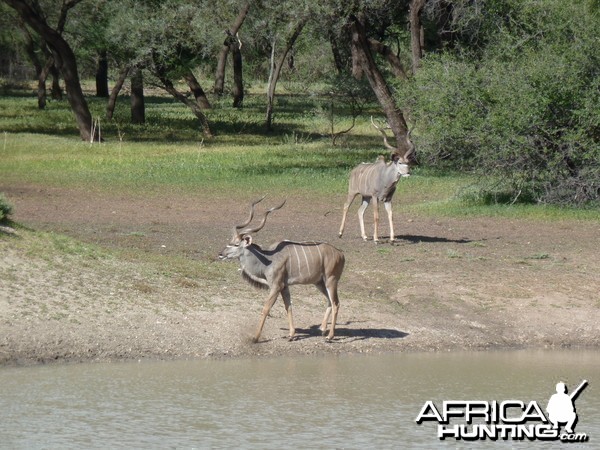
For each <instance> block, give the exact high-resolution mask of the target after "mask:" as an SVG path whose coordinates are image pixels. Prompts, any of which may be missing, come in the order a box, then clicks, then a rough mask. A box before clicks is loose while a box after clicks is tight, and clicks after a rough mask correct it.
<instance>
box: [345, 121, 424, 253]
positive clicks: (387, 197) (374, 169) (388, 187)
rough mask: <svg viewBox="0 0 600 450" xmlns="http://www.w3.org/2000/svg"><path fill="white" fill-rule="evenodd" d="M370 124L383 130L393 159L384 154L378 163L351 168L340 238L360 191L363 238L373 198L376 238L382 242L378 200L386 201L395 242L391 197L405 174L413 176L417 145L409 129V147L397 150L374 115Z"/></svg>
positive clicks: (391, 235) (359, 212)
mask: <svg viewBox="0 0 600 450" xmlns="http://www.w3.org/2000/svg"><path fill="white" fill-rule="evenodd" d="M371 123H372V124H373V126H374V127H375V128H376V129H377V130H379V131H380V132H381V134H383V142H384V144H385V146H386V147H387V148H388V149H390V150H392V161H391V162H388V163H386V162H385V159H384V158H383V157H379V158H378V160H377V161H376V162H375V163H362V164H359V165H358V166H356V167H355V168H354V169H352V172H351V173H350V183H349V186H348V198H347V199H346V203H344V213H343V215H342V225H341V226H340V233H339V237H342V235H343V234H344V226H345V225H346V215H347V214H348V208H350V205H351V204H352V201H353V200H354V198H355V197H356V196H357V195H359V194H360V195H361V196H362V204H361V206H360V207H359V208H358V221H359V223H360V234H361V236H362V238H363V239H364V240H367V234H366V233H365V221H364V215H365V210H366V209H367V207H368V206H369V203H370V202H371V200H373V222H374V223H373V227H374V230H373V240H374V241H375V242H378V241H379V238H378V236H377V228H378V225H379V201H383V204H384V206H385V210H386V211H387V215H388V221H389V223H390V242H393V241H394V239H395V235H394V222H393V218H392V197H393V195H394V192H395V191H396V185H397V183H398V180H400V178H402V177H408V176H410V168H409V162H410V157H411V155H412V154H413V153H414V150H415V147H414V145H413V143H412V142H411V140H410V131H409V132H408V133H407V135H406V147H407V148H408V150H407V151H406V152H405V153H404V154H402V155H401V154H399V153H398V149H396V148H395V147H393V146H392V145H391V144H389V143H388V141H387V135H386V134H385V131H384V130H383V129H381V128H380V127H378V126H377V125H375V122H373V118H371Z"/></svg>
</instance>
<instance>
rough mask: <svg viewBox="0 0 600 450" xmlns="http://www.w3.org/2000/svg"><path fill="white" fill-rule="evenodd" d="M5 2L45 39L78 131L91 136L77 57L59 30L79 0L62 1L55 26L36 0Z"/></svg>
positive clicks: (90, 126)
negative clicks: (60, 77) (47, 20)
mask: <svg viewBox="0 0 600 450" xmlns="http://www.w3.org/2000/svg"><path fill="white" fill-rule="evenodd" d="M3 1H4V2H5V3H6V4H7V5H9V6H10V7H11V8H13V9H14V10H15V11H16V12H17V13H18V14H19V16H20V17H21V19H22V20H23V21H24V22H25V23H26V24H27V25H29V26H30V27H31V28H32V29H33V30H34V31H35V32H36V33H38V34H39V35H40V37H41V38H42V39H43V40H44V41H45V42H46V44H47V45H48V47H49V48H50V50H51V51H52V55H53V58H54V63H55V64H56V66H57V68H58V69H59V71H60V73H61V74H62V76H63V79H64V81H65V87H66V90H67V98H68V100H69V104H70V106H71V109H72V111H73V113H74V114H75V119H76V120H77V125H78V127H79V134H80V136H81V138H82V139H83V140H92V139H93V138H94V136H93V135H92V115H91V113H90V110H89V108H88V105H87V102H86V100H85V97H84V95H83V91H82V89H81V84H80V82H79V72H78V70H77V61H76V59H75V54H74V53H73V50H72V49H71V47H70V46H69V44H68V43H67V41H65V39H64V38H63V37H62V35H61V33H60V30H62V29H63V27H64V21H66V18H67V12H68V11H69V10H70V9H71V8H73V7H74V6H76V5H77V4H78V3H80V2H81V0H70V1H65V2H64V3H63V5H62V8H61V12H60V20H59V25H58V26H57V28H56V29H54V28H52V27H50V26H49V25H48V23H47V22H46V19H45V14H44V13H43V11H42V9H41V7H40V4H39V2H38V1H37V0H35V1H33V2H31V4H29V3H28V2H26V1H24V0H3Z"/></svg>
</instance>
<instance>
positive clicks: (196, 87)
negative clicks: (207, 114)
mask: <svg viewBox="0 0 600 450" xmlns="http://www.w3.org/2000/svg"><path fill="white" fill-rule="evenodd" d="M183 78H185V82H186V83H187V85H188V86H189V88H190V91H191V92H192V94H194V98H195V99H196V103H198V106H199V107H200V108H202V109H212V106H211V105H210V102H209V101H208V98H207V97H206V93H205V92H204V89H202V86H200V83H199V82H198V80H197V79H196V77H195V76H194V74H193V73H192V72H191V71H189V72H188V73H186V74H185V75H184V76H183Z"/></svg>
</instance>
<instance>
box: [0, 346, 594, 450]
mask: <svg viewBox="0 0 600 450" xmlns="http://www.w3.org/2000/svg"><path fill="white" fill-rule="evenodd" d="M583 379H587V380H588V381H589V385H588V386H587V387H586V388H585V389H584V390H583V391H582V393H581V394H580V396H579V397H577V399H576V407H577V413H578V415H579V422H578V424H577V427H576V432H577V433H586V434H587V435H588V436H589V442H588V443H586V444H569V447H573V448H576V447H579V446H584V447H587V448H592V447H594V446H597V445H599V444H598V443H599V442H600V389H599V388H598V386H600V352H598V351H588V350H585V351H581V350H573V351H548V352H545V351H511V352H477V353H443V354H439V353H429V354H420V353H419V354H393V355H392V354H390V355H377V356H343V357H331V356H328V357H319V358H278V359H267V360H265V359H258V360H231V361H177V362H152V363H148V362H143V363H112V364H80V365H63V366H61V365H53V366H41V367H23V368H14V367H10V368H2V369H0V447H1V448H10V449H12V448H253V449H254V448H260V449H263V448H264V449H268V448H277V449H281V448H364V447H370V448H399V447H402V448H415V447H417V448H432V447H434V446H435V447H439V446H445V447H449V448H457V447H459V448H462V447H464V448H467V447H473V446H474V445H476V446H477V447H480V446H481V445H482V444H484V445H485V446H488V447H497V446H501V447H503V448H507V447H522V448H530V447H532V446H533V447H537V448H548V447H551V448H559V447H561V446H563V447H564V445H565V444H560V443H559V442H554V443H552V442H551V443H549V442H540V441H535V442H528V441H525V442H519V441H513V440H508V441H503V440H499V441H497V442H493V441H489V440H488V441H486V442H477V443H475V444H474V443H473V442H471V443H469V442H465V441H456V440H454V439H451V440H446V441H440V440H439V439H438V438H437V435H436V433H437V424H436V423H433V422H424V423H422V424H420V425H418V424H416V423H415V418H416V417H417V415H418V414H419V411H420V410H421V408H422V407H423V405H424V403H425V402H426V401H428V400H432V401H434V402H435V404H436V405H440V407H441V405H442V401H444V400H490V401H491V400H497V401H498V402H500V401H504V400H510V399H520V400H522V401H524V402H526V403H527V402H529V401H531V400H535V401H537V402H538V403H539V404H540V406H541V407H542V408H544V409H545V406H546V404H547V402H548V399H549V397H550V395H551V394H553V393H554V389H555V385H556V383H557V382H558V381H564V382H565V383H566V384H567V385H568V386H569V388H571V389H574V388H575V387H576V386H577V385H578V384H579V382H580V381H581V380H583ZM596 448H597V447H596Z"/></svg>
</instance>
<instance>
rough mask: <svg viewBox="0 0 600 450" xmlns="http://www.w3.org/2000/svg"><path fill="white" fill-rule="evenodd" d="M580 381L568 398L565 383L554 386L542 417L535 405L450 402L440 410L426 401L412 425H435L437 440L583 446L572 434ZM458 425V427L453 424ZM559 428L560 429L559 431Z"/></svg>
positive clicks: (585, 438)
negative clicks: (541, 442)
mask: <svg viewBox="0 0 600 450" xmlns="http://www.w3.org/2000/svg"><path fill="white" fill-rule="evenodd" d="M587 384H588V382H587V380H583V381H582V382H581V383H580V384H579V386H577V387H576V388H575V390H573V392H572V393H571V394H568V393H567V392H568V391H567V386H566V385H565V383H563V382H560V383H557V384H556V394H553V395H552V396H551V397H550V399H549V401H548V405H547V406H546V413H547V416H546V414H544V411H543V409H542V408H541V407H540V406H539V404H538V402H536V401H530V402H523V401H521V400H505V401H501V402H499V401H496V400H494V401H487V400H450V401H443V402H442V405H441V408H438V407H437V406H436V404H435V403H434V402H433V401H431V400H429V401H427V402H425V404H424V405H423V407H422V408H421V411H420V412H419V414H418V415H417V418H416V419H415V421H416V422H417V424H421V423H422V422H426V421H433V422H437V424H438V427H437V436H438V438H439V439H440V440H444V439H447V438H454V439H456V440H461V439H462V440H466V441H475V440H485V439H490V440H492V441H495V440H498V439H502V440H509V439H511V440H521V441H522V440H525V439H527V440H530V441H533V440H536V439H539V440H546V441H552V440H560V441H562V442H587V441H588V439H589V436H588V435H587V434H585V433H578V434H576V433H575V431H574V430H575V424H576V423H577V412H576V410H575V403H574V402H575V399H576V398H577V397H578V396H579V394H581V392H582V391H583V389H584V388H585V387H586V386H587ZM456 422H459V423H456ZM561 425H564V429H563V430H562V431H561Z"/></svg>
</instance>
